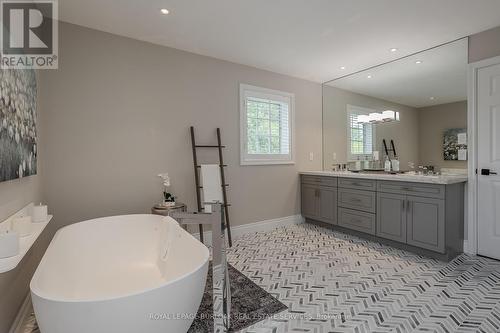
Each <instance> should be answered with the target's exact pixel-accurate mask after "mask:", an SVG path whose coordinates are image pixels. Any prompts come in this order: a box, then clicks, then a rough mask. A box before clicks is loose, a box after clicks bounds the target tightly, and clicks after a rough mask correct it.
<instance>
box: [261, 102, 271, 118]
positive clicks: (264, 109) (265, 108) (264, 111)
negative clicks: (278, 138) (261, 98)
mask: <svg viewBox="0 0 500 333" xmlns="http://www.w3.org/2000/svg"><path fill="white" fill-rule="evenodd" d="M259 118H261V119H269V104H267V103H259Z"/></svg>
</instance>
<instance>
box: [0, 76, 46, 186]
mask: <svg viewBox="0 0 500 333" xmlns="http://www.w3.org/2000/svg"><path fill="white" fill-rule="evenodd" d="M36 88H37V87H36V76H35V71H33V70H17V69H16V70H11V69H8V70H0V182H2V181H6V180H11V179H15V178H22V177H26V176H31V175H35V174H36V172H37V131H36V117H37V113H36V101H37V89H36Z"/></svg>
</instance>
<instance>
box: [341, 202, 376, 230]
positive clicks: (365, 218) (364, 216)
mask: <svg viewBox="0 0 500 333" xmlns="http://www.w3.org/2000/svg"><path fill="white" fill-rule="evenodd" d="M375 220H376V219H375V214H371V213H365V212H360V211H357V210H352V209H346V208H339V218H338V224H339V225H340V226H341V227H344V228H349V229H353V230H357V231H361V232H365V233H367V234H371V235H375Z"/></svg>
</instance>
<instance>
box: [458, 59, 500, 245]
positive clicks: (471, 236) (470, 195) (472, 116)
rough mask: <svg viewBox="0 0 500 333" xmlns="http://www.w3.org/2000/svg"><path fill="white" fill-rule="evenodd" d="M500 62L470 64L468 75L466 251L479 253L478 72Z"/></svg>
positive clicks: (494, 60)
mask: <svg viewBox="0 0 500 333" xmlns="http://www.w3.org/2000/svg"><path fill="white" fill-rule="evenodd" d="M498 64H500V56H497V57H493V58H488V59H484V60H480V61H477V62H473V63H470V64H469V65H468V77H467V81H468V84H467V104H468V106H467V136H468V150H469V153H468V155H469V156H468V163H467V166H468V170H469V171H468V174H469V175H468V178H469V179H468V180H469V181H468V184H467V241H465V242H464V252H465V253H468V254H472V255H476V254H477V249H478V243H479V240H478V232H477V229H478V215H477V214H478V211H477V194H478V182H477V177H478V175H477V172H476V170H477V169H478V156H477V133H478V128H477V113H478V110H477V73H478V71H479V70H480V69H482V68H485V67H489V66H493V65H498Z"/></svg>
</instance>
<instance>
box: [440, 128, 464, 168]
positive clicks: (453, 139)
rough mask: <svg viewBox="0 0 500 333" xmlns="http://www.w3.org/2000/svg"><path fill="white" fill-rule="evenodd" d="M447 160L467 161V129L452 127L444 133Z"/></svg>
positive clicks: (444, 153) (444, 148) (444, 152)
mask: <svg viewBox="0 0 500 333" xmlns="http://www.w3.org/2000/svg"><path fill="white" fill-rule="evenodd" d="M443 157H444V160H445V161H467V129H466V128H452V129H448V130H446V131H445V132H444V135H443Z"/></svg>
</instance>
